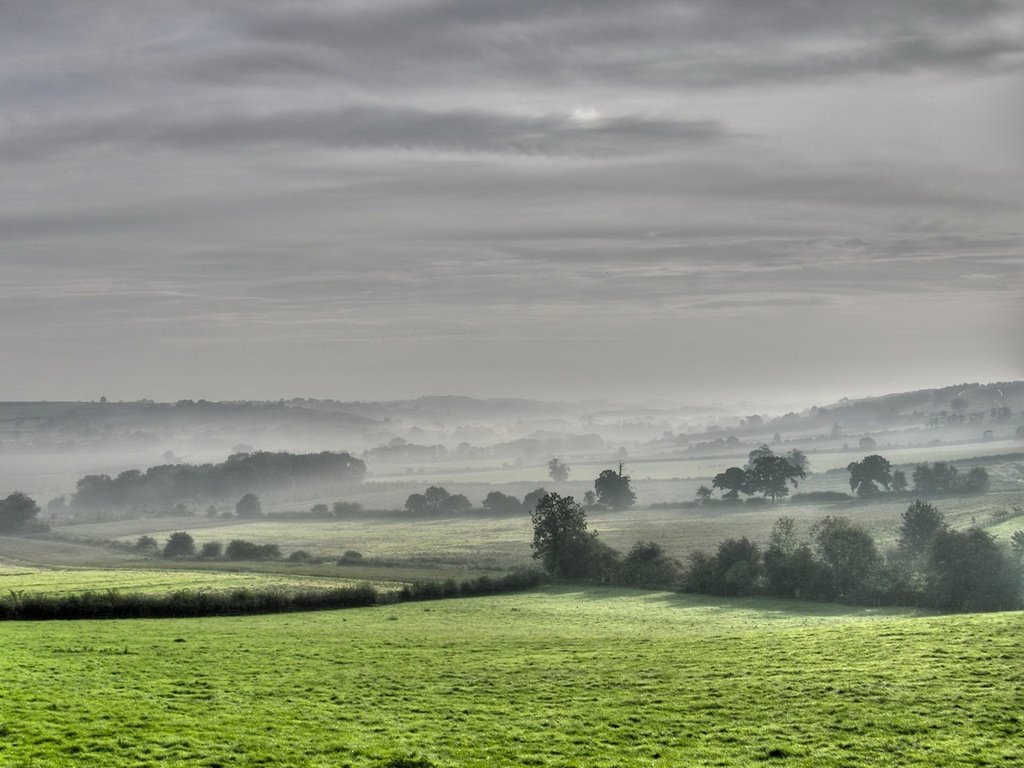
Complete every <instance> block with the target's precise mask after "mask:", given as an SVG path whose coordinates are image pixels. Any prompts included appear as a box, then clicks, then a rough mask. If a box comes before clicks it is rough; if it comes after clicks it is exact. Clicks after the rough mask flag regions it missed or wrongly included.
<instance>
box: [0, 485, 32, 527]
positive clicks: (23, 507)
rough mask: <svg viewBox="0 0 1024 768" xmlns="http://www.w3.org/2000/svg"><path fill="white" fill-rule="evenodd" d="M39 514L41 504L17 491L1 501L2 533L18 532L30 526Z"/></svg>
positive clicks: (0, 519)
mask: <svg viewBox="0 0 1024 768" xmlns="http://www.w3.org/2000/svg"><path fill="white" fill-rule="evenodd" d="M38 515H39V505H38V504H36V502H35V500H34V499H33V498H32V497H30V496H28V495H27V494H24V493H22V492H21V491H15V492H14V493H12V494H11V495H10V496H8V497H7V498H6V499H4V500H3V501H0V533H16V532H18V531H21V530H24V529H25V528H27V527H29V526H30V524H31V523H34V522H35V520H36V517H37V516H38Z"/></svg>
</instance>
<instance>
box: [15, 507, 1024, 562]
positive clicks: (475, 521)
mask: <svg viewBox="0 0 1024 768" xmlns="http://www.w3.org/2000/svg"><path fill="white" fill-rule="evenodd" d="M912 500H913V497H906V496H900V497H895V498H891V497H880V498H879V499H878V500H876V501H870V502H853V503H840V504H775V505H761V506H754V505H738V506H735V507H726V506H712V507H704V508H690V509H668V510H647V509H636V510H629V511H627V512H597V513H591V514H589V515H588V521H589V525H590V529H591V530H596V531H598V533H599V535H600V537H601V539H602V540H603V541H605V542H607V543H608V544H610V545H611V546H613V547H615V548H617V549H620V550H623V551H628V549H629V548H630V547H631V546H632V545H633V544H634V543H636V542H637V541H641V540H642V541H657V542H658V543H659V544H661V545H662V546H663V547H664V548H665V550H666V551H667V552H669V553H670V554H672V555H674V556H676V557H679V558H685V557H686V556H687V555H688V554H689V553H690V552H692V551H693V550H695V549H705V550H713V549H714V548H715V547H717V545H718V543H719V542H721V541H722V540H724V539H727V538H732V537H740V536H747V537H749V538H751V539H753V540H754V541H759V542H762V543H763V542H765V541H766V540H767V539H768V535H769V533H770V531H771V528H772V526H773V525H774V523H775V521H776V520H777V519H778V518H779V517H780V516H782V515H787V516H790V517H793V518H795V519H796V520H797V521H798V523H799V524H800V526H801V527H802V529H803V530H804V531H805V532H806V531H807V529H808V528H809V527H810V526H811V525H812V524H813V523H814V522H815V521H817V520H820V519H821V518H823V517H825V516H826V515H845V516H848V517H850V518H851V519H853V520H855V521H857V522H858V523H860V524H862V525H864V526H866V527H867V528H868V529H869V530H870V531H871V532H872V534H873V535H874V536H875V538H876V541H877V542H878V544H879V545H880V546H882V547H885V546H888V545H890V544H892V543H893V542H894V541H895V538H896V533H897V530H898V528H899V525H900V515H901V514H902V513H903V511H904V510H906V508H907V505H908V504H909V503H910V502H911V501H912ZM934 504H935V505H936V506H937V507H938V508H939V509H940V510H941V511H942V512H943V513H944V514H945V515H946V519H947V521H948V522H949V523H950V524H951V525H953V526H954V527H957V528H966V527H968V526H970V525H973V524H980V525H984V524H986V522H987V521H989V520H991V519H992V516H993V515H995V514H997V513H1006V512H1008V511H1010V512H1012V511H1014V510H1015V509H1017V508H1024V492H1020V491H1017V492H999V493H988V494H985V495H982V496H960V497H948V498H943V499H935V500H934ZM1018 528H1024V517H1014V518H1011V519H1010V520H1008V521H1006V522H1005V523H1002V524H1000V525H999V526H997V527H993V528H992V529H991V530H992V531H993V532H994V533H996V534H998V535H1000V536H1003V537H1008V536H1009V535H1010V534H1012V532H1013V531H1014V530H1016V529H1018ZM62 530H64V531H66V532H67V533H69V534H72V535H75V536H84V537H88V536H92V537H97V538H103V539H109V538H118V539H121V540H122V541H129V542H130V541H134V540H135V539H136V538H138V536H140V535H143V534H146V535H151V536H154V537H155V538H157V539H158V540H159V541H160V542H161V543H162V542H163V541H165V540H166V538H167V536H168V535H170V533H171V532H172V531H176V530H187V531H188V532H189V533H190V534H191V535H192V536H193V537H195V540H196V542H197V544H202V543H205V542H208V541H220V542H222V543H225V544H226V543H227V542H229V541H230V540H231V539H248V540H251V541H255V542H258V543H261V544H277V545H278V546H279V547H280V548H281V551H282V553H283V554H285V555H287V554H288V553H289V552H292V551H294V550H296V549H304V550H307V551H309V552H311V553H313V554H316V555H324V556H328V557H338V556H340V555H341V554H342V553H343V552H344V551H345V550H348V549H354V550H358V551H359V552H361V553H362V554H363V555H364V556H366V557H368V558H380V559H384V560H394V561H406V562H408V563H409V564H411V565H414V566H416V567H417V568H421V569H435V570H436V571H437V572H438V574H439V575H442V574H443V575H442V577H443V578H446V577H447V576H448V575H451V572H453V571H458V570H461V569H471V570H474V571H479V572H483V571H487V570H499V571H500V570H508V569H510V568H513V567H517V566H523V565H529V564H530V563H531V562H533V561H531V558H530V542H531V541H532V528H531V525H530V520H529V517H528V516H527V515H525V514H523V515H521V516H518V517H498V518H486V517H481V518H458V519H444V520H416V521H411V520H382V521H371V520H352V521H343V520H324V521H320V520H305V521H299V522H285V521H280V520H262V521H260V520H257V521H239V520H237V519H230V518H229V519H225V518H217V519H214V520H209V519H207V518H179V519H165V518H157V519H152V518H150V519H142V520H125V521H117V522H110V523H97V524H88V525H75V526H68V527H67V528H66V529H62ZM42 546H43V545H42V544H41V543H40V542H39V541H33V543H32V544H31V545H30V547H35V548H37V549H41V548H42ZM54 546H55V547H56V546H57V544H56V543H55V544H54ZM60 546H61V547H66V548H68V549H69V550H71V551H70V552H69V554H68V556H69V557H71V556H72V555H74V554H76V552H77V550H73V547H72V544H70V543H61V544H60ZM10 551H11V550H10V549H9V548H5V544H4V541H3V540H2V539H0V557H3V556H4V555H5V554H8V553H9V552H10ZM83 556H84V553H83ZM47 557H48V556H47V555H46V553H45V552H43V551H37V552H36V559H35V560H34V562H51V561H50V560H48V559H47ZM57 562H63V561H60V560H58V561H57ZM73 564H85V563H83V562H82V561H81V560H74V562H73ZM356 575H358V576H359V577H364V576H363V574H353V576H356ZM388 578H390V577H388ZM398 580H402V579H398Z"/></svg>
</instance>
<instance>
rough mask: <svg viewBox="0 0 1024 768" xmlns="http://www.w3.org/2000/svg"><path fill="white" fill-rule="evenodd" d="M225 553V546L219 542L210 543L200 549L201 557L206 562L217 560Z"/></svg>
mask: <svg viewBox="0 0 1024 768" xmlns="http://www.w3.org/2000/svg"><path fill="white" fill-rule="evenodd" d="M223 553H224V545H223V544H221V543H220V542H219V541H208V542H206V543H205V544H203V546H202V547H201V548H200V549H199V556H200V557H201V558H203V559H204V560H216V559H217V558H219V557H220V556H221V555H222V554H223Z"/></svg>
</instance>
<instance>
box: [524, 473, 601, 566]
mask: <svg viewBox="0 0 1024 768" xmlns="http://www.w3.org/2000/svg"><path fill="white" fill-rule="evenodd" d="M530 521H531V522H532V523H533V545H532V548H533V557H534V558H535V559H537V560H540V561H541V563H543V565H544V570H546V571H547V572H548V573H550V574H551V575H552V576H554V577H556V578H576V577H579V576H581V575H584V574H585V573H586V572H587V571H588V564H587V562H586V558H587V556H588V554H589V552H590V549H591V546H590V545H591V541H592V539H593V536H592V535H591V534H589V533H588V532H587V513H586V512H584V510H583V507H581V506H580V505H579V504H577V503H576V501H575V500H574V499H573V497H572V496H559V495H558V494H557V493H548V494H546V495H545V496H543V497H542V498H541V499H540V500H539V501H538V502H537V505H536V506H535V507H534V508H533V511H532V512H531V513H530Z"/></svg>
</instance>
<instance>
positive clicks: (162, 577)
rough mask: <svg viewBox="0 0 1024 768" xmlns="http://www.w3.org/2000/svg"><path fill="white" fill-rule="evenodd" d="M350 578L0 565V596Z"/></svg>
mask: <svg viewBox="0 0 1024 768" xmlns="http://www.w3.org/2000/svg"><path fill="white" fill-rule="evenodd" d="M357 583H358V581H355V580H350V579H332V578H318V577H315V576H289V575H284V574H268V573H231V572H226V571H198V570H156V569H154V570H124V569H98V568H86V569H74V570H58V569H44V568H25V567H20V566H15V565H10V564H6V563H2V562H0V594H7V593H10V592H19V593H25V594H33V595H64V594H78V593H81V592H88V591H92V592H105V591H107V590H114V591H117V592H138V593H143V594H158V593H162V592H174V591H177V590H182V589H188V590H195V591H199V590H204V591H212V590H229V589H274V590H302V589H329V588H333V587H349V586H354V585H355V584H357ZM374 586H376V587H378V588H379V589H385V590H386V589H398V588H399V587H400V585H398V584H395V583H393V582H376V583H375V584H374Z"/></svg>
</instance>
